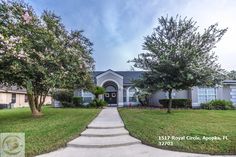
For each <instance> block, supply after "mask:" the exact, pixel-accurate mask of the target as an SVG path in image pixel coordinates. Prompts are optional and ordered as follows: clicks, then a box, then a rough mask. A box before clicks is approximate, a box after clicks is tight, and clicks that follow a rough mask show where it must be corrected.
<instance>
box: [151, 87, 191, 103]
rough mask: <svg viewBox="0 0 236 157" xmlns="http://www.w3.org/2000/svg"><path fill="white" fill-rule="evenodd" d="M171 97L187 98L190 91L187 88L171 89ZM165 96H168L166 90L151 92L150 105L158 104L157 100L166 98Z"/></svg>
mask: <svg viewBox="0 0 236 157" xmlns="http://www.w3.org/2000/svg"><path fill="white" fill-rule="evenodd" d="M172 97H173V98H174V99H189V98H190V92H189V91H188V90H181V91H173V93H172ZM167 98H168V95H167V93H166V92H163V91H157V92H156V93H155V94H153V95H152V96H151V99H150V104H151V105H160V103H159V100H160V99H167Z"/></svg>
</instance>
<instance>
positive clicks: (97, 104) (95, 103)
mask: <svg viewBox="0 0 236 157" xmlns="http://www.w3.org/2000/svg"><path fill="white" fill-rule="evenodd" d="M106 105H107V102H106V101H104V100H102V99H96V98H95V99H93V101H92V102H91V103H90V104H89V106H90V107H103V106H106Z"/></svg>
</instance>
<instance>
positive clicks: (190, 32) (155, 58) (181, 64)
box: [130, 15, 227, 113]
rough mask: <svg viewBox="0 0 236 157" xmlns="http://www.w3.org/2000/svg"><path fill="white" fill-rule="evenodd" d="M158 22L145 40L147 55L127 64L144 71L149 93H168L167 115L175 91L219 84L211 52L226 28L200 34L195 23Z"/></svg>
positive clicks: (176, 19) (166, 19)
mask: <svg viewBox="0 0 236 157" xmlns="http://www.w3.org/2000/svg"><path fill="white" fill-rule="evenodd" d="M158 22H159V26H158V27H157V28H155V29H154V32H153V33H152V35H149V36H147V37H145V42H144V44H143V49H144V50H145V51H146V52H144V53H141V54H139V55H138V57H137V58H134V59H133V60H131V61H130V62H133V63H134V67H136V68H141V69H144V70H146V72H145V73H144V75H143V78H142V80H143V81H144V82H143V83H145V84H148V85H149V88H150V89H152V90H153V91H154V90H157V89H162V90H163V91H165V92H168V97H169V106H168V111H167V112H168V113H170V112H171V106H172V91H173V90H174V89H175V90H185V89H189V88H191V87H193V86H212V85H214V84H216V83H217V82H219V81H220V79H221V78H222V77H219V76H221V74H222V69H221V68H220V65H219V64H218V63H217V57H216V55H215V54H214V53H213V52H212V49H213V48H215V45H216V43H217V42H219V41H220V39H221V37H222V36H223V35H224V34H225V32H226V31H227V28H226V29H218V24H214V25H211V26H209V27H208V28H207V29H205V30H204V31H203V33H200V32H198V27H197V26H196V22H195V21H193V20H192V19H187V18H181V17H180V16H178V15H177V16H176V17H168V16H167V17H161V18H159V19H158Z"/></svg>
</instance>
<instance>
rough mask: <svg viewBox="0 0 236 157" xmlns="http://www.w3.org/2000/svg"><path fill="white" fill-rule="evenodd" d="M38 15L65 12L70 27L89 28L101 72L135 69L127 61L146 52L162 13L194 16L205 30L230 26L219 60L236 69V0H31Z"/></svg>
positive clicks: (217, 51)
mask: <svg viewBox="0 0 236 157" xmlns="http://www.w3.org/2000/svg"><path fill="white" fill-rule="evenodd" d="M26 2H28V3H29V4H30V5H32V6H33V8H34V9H35V10H36V12H37V13H38V14H41V13H42V11H43V10H45V9H47V10H51V11H54V12H55V13H56V14H57V15H59V16H61V18H62V21H63V23H64V24H65V25H66V28H67V29H68V30H70V29H79V30H84V31H85V32H84V34H85V36H87V37H88V38H89V39H90V40H91V41H92V42H93V43H94V52H93V57H94V59H95V61H96V64H95V65H96V66H95V67H96V70H107V69H113V70H130V67H131V65H132V64H128V63H127V61H128V60H130V59H132V58H134V57H135V56H137V55H138V54H139V53H141V52H142V43H143V41H144V36H147V35H149V34H151V32H152V31H153V28H154V27H156V26H157V24H158V23H157V19H158V18H159V17H160V16H166V15H167V14H168V15H173V16H175V15H176V14H180V15H181V16H188V17H193V19H194V20H196V21H197V22H198V23H197V25H199V26H200V30H201V29H203V28H205V27H207V26H209V25H210V24H213V23H216V22H218V23H219V25H220V27H223V28H224V27H229V31H228V32H227V33H226V35H225V36H224V37H223V39H222V40H221V41H220V43H219V44H217V48H216V49H214V51H215V52H216V54H217V55H218V56H219V62H220V64H221V65H222V67H223V68H225V69H227V70H232V69H236V46H234V45H235V41H236V1H235V0H66V1H65V0H26Z"/></svg>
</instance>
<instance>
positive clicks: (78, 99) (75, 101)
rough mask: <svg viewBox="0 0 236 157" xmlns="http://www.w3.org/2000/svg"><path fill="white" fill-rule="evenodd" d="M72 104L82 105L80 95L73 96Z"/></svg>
mask: <svg viewBox="0 0 236 157" xmlns="http://www.w3.org/2000/svg"><path fill="white" fill-rule="evenodd" d="M73 104H74V106H75V107H83V98H82V97H73Z"/></svg>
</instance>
